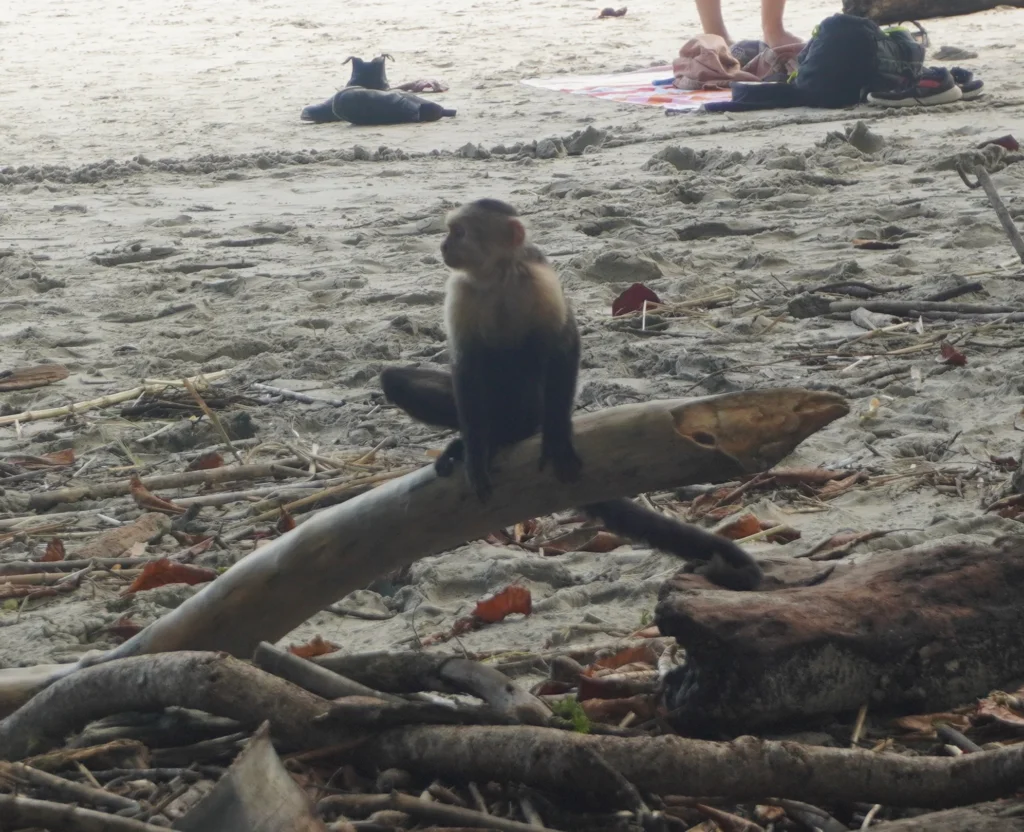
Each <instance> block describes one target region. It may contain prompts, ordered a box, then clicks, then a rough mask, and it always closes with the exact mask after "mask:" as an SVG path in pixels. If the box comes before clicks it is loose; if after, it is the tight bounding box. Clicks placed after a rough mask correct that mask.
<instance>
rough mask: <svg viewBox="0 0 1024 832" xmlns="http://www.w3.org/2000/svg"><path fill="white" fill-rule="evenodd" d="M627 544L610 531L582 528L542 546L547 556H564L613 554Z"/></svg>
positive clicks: (545, 542)
mask: <svg viewBox="0 0 1024 832" xmlns="http://www.w3.org/2000/svg"><path fill="white" fill-rule="evenodd" d="M626 542H627V541H626V540H624V539H623V538H621V537H619V536H618V535H616V534H612V533H611V532H608V531H603V530H599V529H588V528H582V529H573V530H572V531H571V532H567V533H566V534H562V535H559V536H558V537H554V538H552V539H551V540H545V541H544V542H543V543H541V544H540V545H541V546H543V548H544V553H545V554H552V555H564V554H567V553H568V552H611V551H612V550H613V549H617V548H618V547H619V546H622V545H623V544H625V543H626Z"/></svg>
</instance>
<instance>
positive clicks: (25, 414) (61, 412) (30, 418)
mask: <svg viewBox="0 0 1024 832" xmlns="http://www.w3.org/2000/svg"><path fill="white" fill-rule="evenodd" d="M230 372H231V370H218V371H217V372H215V373H209V374H207V375H205V376H194V377H193V378H191V379H189V380H190V381H192V382H195V381H197V380H201V379H202V380H205V381H215V380H216V379H219V378H223V377H224V376H226V375H228V373H230ZM180 386H181V382H180V381H171V380H166V379H146V380H145V381H144V382H143V383H142V385H141V386H140V387H133V388H132V389H131V390H125V391H123V392H121V393H111V394H110V395H109V396H101V397H100V398H98V399H89V400H87V401H84V402H75V403H74V404H67V405H63V406H62V407H51V408H48V409H46V410H24V411H22V412H21V413H13V414H11V415H10V416H0V427H2V426H3V425H13V424H17V423H19V422H35V421H38V420H39V419H56V418H58V417H60V416H70V415H71V414H73V413H84V412H85V411H87V410H95V409H96V408H100V407H110V405H112V404H120V403H121V402H127V401H131V400H132V399H137V398H138V397H139V396H141V395H143V394H144V393H159V392H161V391H162V390H163V389H164V388H165V387H180Z"/></svg>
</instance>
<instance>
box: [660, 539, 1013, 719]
mask: <svg viewBox="0 0 1024 832" xmlns="http://www.w3.org/2000/svg"><path fill="white" fill-rule="evenodd" d="M768 585H769V586H770V583H769V584H768ZM1022 585H1024V537H1022V538H1006V539H1004V540H1003V541H1001V542H999V543H998V545H993V546H983V545H976V544H975V545H970V544H962V545H945V546H940V547H935V546H934V545H932V546H931V547H929V546H917V547H914V548H911V549H906V550H903V551H897V552H883V553H876V554H875V555H873V556H872V557H871V558H870V559H869V560H867V561H864V562H862V563H858V564H856V565H846V566H843V567H838V568H836V570H835V571H833V572H832V573H831V574H828V575H827V576H826V577H825V578H824V580H822V581H821V582H820V583H817V584H815V585H811V586H799V587H791V588H783V589H777V590H775V591H771V590H769V591H763V592H755V593H750V592H745V593H729V592H719V591H715V590H708V589H707V585H706V584H703V585H700V584H698V582H697V581H694V580H693V579H692V576H690V575H677V576H676V577H675V578H673V579H672V580H671V581H669V582H667V583H666V584H665V586H664V588H663V590H662V593H661V600H660V601H659V604H658V606H657V608H656V611H655V620H656V621H657V624H658V626H659V628H660V629H661V632H662V633H663V634H664V635H671V636H675V638H676V639H677V640H678V641H679V643H680V644H681V645H682V646H683V647H685V648H686V654H687V663H686V665H685V666H684V667H682V668H679V669H678V670H676V671H673V672H672V673H671V674H670V675H669V677H668V678H667V679H666V685H667V693H666V700H667V703H668V705H669V707H670V708H672V709H674V713H673V717H672V718H673V721H674V724H675V725H676V726H677V727H678V728H680V729H682V730H684V731H685V732H686V733H689V734H691V735H692V734H697V735H703V736H707V735H708V734H707V733H706V732H709V731H724V732H727V733H731V734H736V733H743V732H747V731H751V730H753V729H755V728H763V727H767V726H777V725H780V724H785V723H787V722H789V721H795V720H800V721H802V722H803V723H805V724H806V721H807V720H808V718H810V717H813V716H815V715H821V716H825V715H829V716H831V715H835V714H841V713H846V712H853V711H856V710H857V709H858V708H859V707H860V706H862V705H865V704H866V705H868V706H870V708H871V709H872V711H876V712H877V711H882V712H899V711H904V710H911V711H913V712H917V713H926V712H930V711H938V710H943V709H945V708H947V707H953V706H958V705H962V704H963V703H965V702H969V701H970V700H971V699H973V698H974V697H976V696H981V695H985V694H987V693H988V692H989V691H991V690H992V689H994V688H998V687H1000V686H1001V685H1003V684H1004V683H1007V682H1010V681H1013V680H1015V679H1019V678H1020V677H1021V676H1024V650H1021V649H1020V645H1021V633H1022V632H1024V595H1022V594H1021V592H1020V587H1021V586H1022Z"/></svg>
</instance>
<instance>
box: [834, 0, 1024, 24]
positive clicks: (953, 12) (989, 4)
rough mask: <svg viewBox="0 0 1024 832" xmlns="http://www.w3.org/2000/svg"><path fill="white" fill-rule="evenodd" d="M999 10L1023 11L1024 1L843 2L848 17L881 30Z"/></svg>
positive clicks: (864, 0) (853, 0) (902, 0)
mask: <svg viewBox="0 0 1024 832" xmlns="http://www.w3.org/2000/svg"><path fill="white" fill-rule="evenodd" d="M997 6H1014V7H1016V8H1022V7H1024V0H843V11H844V12H845V13H846V14H852V15H855V16H856V17H866V18H869V19H870V20H873V21H875V23H878V24H879V25H880V26H885V25H887V24H889V23H903V22H904V21H907V20H925V19H927V18H930V17H957V16H959V15H962V14H974V12H984V11H988V10H989V9H994V8H996V7H997Z"/></svg>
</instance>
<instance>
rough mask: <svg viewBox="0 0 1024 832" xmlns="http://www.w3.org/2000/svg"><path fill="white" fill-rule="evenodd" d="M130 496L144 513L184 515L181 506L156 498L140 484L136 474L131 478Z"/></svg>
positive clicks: (140, 481)
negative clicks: (156, 512)
mask: <svg viewBox="0 0 1024 832" xmlns="http://www.w3.org/2000/svg"><path fill="white" fill-rule="evenodd" d="M131 495H132V499H134V500H135V504H136V505H137V506H138V507H139V508H141V509H145V510H146V511H159V512H160V513H161V514H184V513H185V509H184V508H183V507H182V506H179V505H175V504H174V503H172V502H171V501H170V500H165V499H164V498H163V497H157V496H156V494H154V493H153V492H152V491H150V490H149V489H148V488H146V486H144V485H143V484H142V480H140V479H139V477H138V475H137V474H132V477H131Z"/></svg>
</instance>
